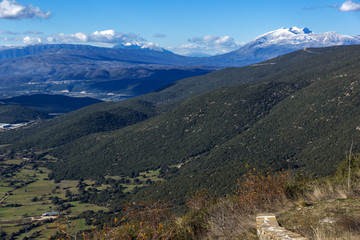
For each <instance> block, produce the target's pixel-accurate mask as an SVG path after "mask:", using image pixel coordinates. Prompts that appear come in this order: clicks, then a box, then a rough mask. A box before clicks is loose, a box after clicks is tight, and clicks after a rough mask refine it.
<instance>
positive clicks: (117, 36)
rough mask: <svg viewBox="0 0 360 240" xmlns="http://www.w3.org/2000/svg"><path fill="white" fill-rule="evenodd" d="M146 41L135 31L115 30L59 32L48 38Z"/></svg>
mask: <svg viewBox="0 0 360 240" xmlns="http://www.w3.org/2000/svg"><path fill="white" fill-rule="evenodd" d="M136 41H140V42H142V41H145V39H144V38H142V37H141V36H139V35H136V34H133V33H128V34H125V33H122V32H116V31H114V30H111V29H110V30H105V31H95V32H93V33H90V34H88V33H82V32H77V33H74V34H64V33H59V34H55V35H52V36H50V37H47V38H46V42H48V43H99V44H119V43H127V42H136Z"/></svg>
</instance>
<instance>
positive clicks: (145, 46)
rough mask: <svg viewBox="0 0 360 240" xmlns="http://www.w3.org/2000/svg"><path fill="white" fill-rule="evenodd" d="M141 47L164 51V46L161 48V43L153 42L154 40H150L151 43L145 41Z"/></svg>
mask: <svg viewBox="0 0 360 240" xmlns="http://www.w3.org/2000/svg"><path fill="white" fill-rule="evenodd" d="M141 48H146V49H150V50H155V51H159V52H162V51H164V49H163V48H161V47H160V46H159V44H155V43H152V42H149V43H144V44H143V45H142V46H141Z"/></svg>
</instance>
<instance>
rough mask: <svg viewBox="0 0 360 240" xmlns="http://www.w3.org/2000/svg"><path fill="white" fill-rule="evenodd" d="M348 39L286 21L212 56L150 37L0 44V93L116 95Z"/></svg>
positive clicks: (121, 96)
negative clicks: (99, 43)
mask: <svg viewBox="0 0 360 240" xmlns="http://www.w3.org/2000/svg"><path fill="white" fill-rule="evenodd" d="M352 44H360V37H359V36H353V37H352V36H347V35H341V34H337V33H335V32H329V33H320V34H316V33H313V32H312V31H311V30H309V29H308V28H298V27H291V28H281V29H278V30H275V31H271V32H268V33H265V34H263V35H261V36H259V37H258V38H256V39H254V40H253V41H251V42H249V43H248V44H246V45H244V46H243V47H241V48H240V49H238V50H236V51H233V52H230V53H227V54H222V55H217V56H212V57H187V56H181V55H177V54H175V53H172V52H170V51H167V50H165V49H163V48H161V47H159V46H157V45H156V44H150V43H148V44H125V45H123V44H120V45H117V46H115V47H114V48H104V47H94V46H88V45H76V44H52V45H32V46H26V47H17V48H9V49H4V50H1V49H0V97H1V96H2V97H11V96H18V95H22V94H34V93H47V94H67V95H70V96H87V97H95V98H98V99H103V100H121V99H124V98H130V97H134V96H138V95H140V94H144V93H148V92H151V91H155V90H156V89H158V88H162V87H164V86H167V85H169V84H171V83H172V82H174V81H177V80H180V79H181V78H186V77H191V76H198V75H201V74H205V73H208V72H210V71H213V70H216V69H221V68H225V67H241V66H246V65H251V64H255V63H259V62H262V61H265V60H268V59H272V58H274V57H277V56H280V55H283V54H286V53H289V52H293V51H296V50H299V49H304V48H310V47H327V46H336V45H352ZM173 70H174V71H173ZM164 72H168V73H169V74H168V75H167V74H164ZM173 72H178V73H182V74H179V75H178V76H175V75H174V74H173ZM159 73H160V74H159ZM159 76H161V77H159ZM99 86H100V88H99ZM101 86H106V87H105V88H101ZM136 89H141V91H137V90H136Z"/></svg>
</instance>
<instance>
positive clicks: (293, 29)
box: [288, 27, 312, 34]
mask: <svg viewBox="0 0 360 240" xmlns="http://www.w3.org/2000/svg"><path fill="white" fill-rule="evenodd" d="M288 30H289V31H290V32H292V33H295V34H309V33H312V31H311V30H310V29H308V28H298V27H291V28H289V29H288Z"/></svg>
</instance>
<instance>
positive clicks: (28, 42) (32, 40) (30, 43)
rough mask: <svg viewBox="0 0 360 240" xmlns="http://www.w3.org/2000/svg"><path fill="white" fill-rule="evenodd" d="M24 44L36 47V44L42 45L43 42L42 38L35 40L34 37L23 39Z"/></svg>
mask: <svg viewBox="0 0 360 240" xmlns="http://www.w3.org/2000/svg"><path fill="white" fill-rule="evenodd" d="M23 43H25V44H26V45H34V44H40V43H42V40H41V38H33V37H29V36H26V37H24V38H23Z"/></svg>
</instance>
